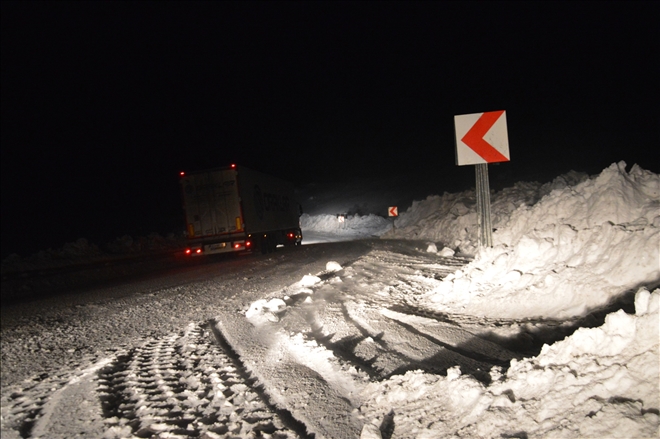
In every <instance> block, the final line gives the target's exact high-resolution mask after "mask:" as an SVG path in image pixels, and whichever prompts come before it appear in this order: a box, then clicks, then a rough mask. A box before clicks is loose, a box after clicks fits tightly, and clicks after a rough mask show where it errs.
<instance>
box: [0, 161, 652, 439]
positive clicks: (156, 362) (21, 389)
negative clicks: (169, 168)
mask: <svg viewBox="0 0 660 439" xmlns="http://www.w3.org/2000/svg"><path fill="white" fill-rule="evenodd" d="M491 199H492V208H491V210H492V217H493V227H494V229H495V231H494V235H493V240H494V246H493V247H492V248H485V249H484V248H479V246H478V244H477V237H476V230H477V227H476V223H477V219H476V212H475V200H474V192H473V191H466V192H463V193H456V194H449V193H445V194H443V195H441V196H429V197H428V198H426V199H425V200H422V201H416V202H414V203H413V205H412V206H411V207H410V208H409V209H407V210H406V211H403V212H401V214H400V217H399V218H397V219H396V220H395V221H394V222H392V220H390V219H387V218H384V217H379V216H377V215H373V214H371V215H369V214H367V215H359V214H353V215H347V216H346V217H344V218H343V219H344V221H343V222H341V221H339V218H338V216H337V215H330V214H319V215H307V216H303V218H302V221H301V222H302V227H303V235H304V236H305V237H308V236H314V235H315V234H317V235H318V236H320V237H322V239H319V240H320V241H342V240H347V239H353V240H354V239H360V238H364V239H367V238H369V239H370V241H365V244H364V246H363V247H361V246H359V245H358V244H356V243H357V242H358V241H354V242H353V243H352V244H351V246H350V247H349V246H347V244H349V243H341V245H346V246H345V247H341V246H340V247H337V246H335V247H323V246H306V247H302V248H301V249H298V253H294V252H291V251H289V250H287V251H285V252H284V253H283V254H282V255H281V256H277V257H276V256H268V257H262V258H260V259H259V258H257V259H256V262H255V265H248V266H247V268H241V267H244V266H243V265H242V263H241V264H239V263H236V264H235V270H236V271H235V273H236V275H234V276H233V277H232V275H231V273H222V274H216V276H218V277H217V278H214V280H210V281H205V282H198V281H195V283H190V284H182V285H183V286H176V285H177V283H176V282H175V281H171V282H172V284H173V285H174V286H172V287H168V288H169V289H160V290H154V291H157V292H158V294H162V295H163V296H164V297H167V298H168V302H167V303H166V304H165V303H164V304H163V305H161V304H160V302H158V301H157V298H156V297H154V298H153V299H152V300H150V301H143V302H140V303H142V305H141V306H143V307H145V311H144V312H142V311H140V309H138V308H136V309H135V310H133V309H132V308H131V312H130V313H128V314H121V315H120V316H119V317H121V318H122V319H124V320H126V319H127V320H131V319H146V320H149V318H150V316H153V315H154V313H155V312H157V313H158V314H156V315H158V316H160V318H161V320H163V321H164V320H165V317H166V316H167V319H170V320H172V321H175V322H179V321H180V319H184V320H185V319H186V318H190V316H192V315H194V314H195V313H197V314H199V320H198V322H199V321H204V322H207V324H208V326H203V328H204V329H200V327H201V326H200V325H199V324H192V325H187V326H185V325H184V326H185V327H182V328H181V330H180V331H179V332H175V333H173V334H171V335H168V336H162V335H158V336H154V337H153V338H149V337H147V339H146V340H145V339H140V340H141V343H143V344H138V343H137V341H135V340H132V341H131V340H128V343H129V346H128V347H126V348H122V350H120V352H118V353H117V354H116V355H115V356H114V357H112V356H111V357H103V358H96V359H95V360H94V361H93V362H91V363H90V364H86V365H81V366H80V367H79V368H78V369H76V371H75V372H71V373H73V376H72V377H70V376H69V375H66V377H65V378H59V379H60V381H61V383H60V384H59V385H55V384H54V382H52V381H49V380H50V379H51V378H41V379H39V380H38V379H32V380H28V381H26V383H28V384H25V385H23V386H21V384H20V383H16V382H14V381H12V384H11V385H10V386H8V387H6V386H5V383H3V394H2V423H3V425H2V432H3V437H4V436H5V435H6V436H7V437H76V436H77V435H78V434H79V433H78V432H80V431H96V432H101V435H103V437H105V438H108V439H110V438H133V437H154V438H165V437H171V438H174V437H191V436H197V437H205V438H213V439H215V438H218V437H222V438H229V437H232V438H235V437H250V438H254V437H264V438H265V437H273V438H275V437H277V438H284V437H301V436H302V437H305V436H304V435H305V434H306V433H305V431H303V429H300V428H298V429H296V428H295V426H294V427H291V425H290V424H287V425H284V424H283V423H282V421H279V420H278V418H277V414H276V408H277V409H284V410H286V412H287V413H290V414H291V416H292V417H293V418H294V419H295V420H297V421H299V422H301V423H302V424H303V425H304V430H306V431H307V432H311V433H314V434H315V437H316V438H353V437H355V438H358V437H359V438H361V439H372V438H375V439H383V438H386V439H387V438H441V437H467V438H480V437H481V438H501V437H516V438H532V437H533V438H586V437H589V438H608V437H624V438H633V437H634V438H646V437H658V436H659V435H660V431H659V428H660V413H659V409H660V365H659V361H660V360H659V358H660V352H659V340H660V324H659V321H658V316H659V314H658V313H659V304H660V289H658V288H657V287H658V285H659V284H660V256H659V254H658V252H659V249H660V234H659V233H660V232H659V230H660V177H659V176H658V175H656V174H653V173H651V172H648V171H645V170H644V169H642V168H640V167H639V166H636V165H635V166H633V167H632V168H630V170H627V169H626V165H625V163H622V162H621V163H615V164H613V165H611V166H610V167H608V168H606V169H605V170H603V171H602V172H601V174H600V175H598V176H593V177H589V176H587V175H584V174H579V173H575V172H571V173H569V174H567V175H563V176H560V177H557V178H556V179H555V180H554V181H552V182H550V183H546V184H540V183H526V182H520V183H517V184H516V185H514V186H513V187H511V188H508V189H504V190H502V191H500V192H496V193H493V194H492V196H491ZM374 236H376V237H378V236H379V237H380V238H381V239H379V240H377V241H374V240H373V237H374ZM402 240H403V241H402ZM342 249H344V251H345V252H346V254H342V253H341V251H342ZM349 250H350V252H351V254H350V256H349V255H348V251H349ZM14 259H16V258H14ZM308 261H312V262H308ZM281 268H286V272H287V273H289V275H287V276H288V277H286V279H285V278H284V277H283V275H282V274H278V273H282V271H281ZM3 269H4V267H3ZM239 269H240V270H245V271H239ZM303 270H304V271H303ZM291 273H296V276H297V277H296V278H292V276H291V275H290V274H291ZM260 274H261V275H260ZM186 276H190V274H186ZM223 276H224V277H223ZM228 276H229V277H228ZM277 276H279V278H278V277H277ZM230 277H231V279H230V280H222V279H229V278H230ZM268 277H272V278H273V281H276V283H277V284H278V285H279V286H277V287H275V286H273V285H274V284H273V283H271V282H272V281H269V280H268V279H267V278H268ZM269 285H270V286H271V287H270V288H268V286H269ZM155 294H156V293H154V294H153V295H154V296H155ZM188 297H191V298H192V299H190V300H189V299H188ZM127 303H128V302H127ZM200 304H204V305H203V306H201V307H200ZM209 304H212V306H211V305H209ZM112 306H113V305H112V304H110V303H108V304H102V305H101V306H99V305H96V306H95V308H97V309H98V311H94V312H98V313H99V314H98V317H99V318H100V320H101V321H102V320H103V317H102V316H103V315H104V313H107V311H108V310H110V309H113V308H112ZM157 308H158V309H159V310H158V311H155V310H156V309H157ZM623 308H625V309H623ZM170 309H171V311H170ZM92 311H93V310H92ZM90 312H91V311H90ZM44 313H46V312H44ZM131 313H133V314H131ZM599 315H600V316H601V317H604V318H603V319H602V320H599V317H598V316H599ZM95 316H96V315H95ZM122 316H125V317H122ZM210 316H213V317H210ZM209 317H210V319H209ZM113 318H114V317H113V316H112V315H111V314H108V316H107V319H108V321H110V320H111V319H113ZM177 319H178V320H177ZM204 319H206V320H204ZM28 320H29V319H28ZM91 320H93V319H91ZM589 322H598V323H596V324H589ZM126 323H131V322H128V321H127V322H126ZM152 323H153V322H151V321H150V322H149V324H152ZM110 326H112V325H110ZM133 327H136V325H135V323H133ZM15 330H16V331H19V332H20V331H26V332H25V334H26V335H25V337H26V338H25V339H18V340H17V341H16V342H13V341H12V340H11V333H9V332H7V334H9V335H10V336H9V337H7V335H6V333H5V329H4V326H3V336H2V339H1V342H2V343H3V358H2V360H3V362H2V364H3V369H5V368H6V367H9V366H11V367H12V368H13V369H12V370H18V366H17V365H16V363H15V362H16V361H20V359H21V358H37V357H36V355H40V354H41V352H40V351H39V349H38V347H37V348H33V347H34V346H39V343H38V341H39V339H38V337H44V340H43V341H44V342H48V339H47V337H45V336H44V335H43V334H42V335H35V334H33V333H32V332H30V331H29V328H28V329H20V328H18V329H15ZM33 332H34V331H33ZM71 332H72V331H68V332H67V333H71ZM156 332H158V331H156ZM161 332H162V331H161ZM73 333H74V334H75V331H73ZM207 333H213V334H215V336H216V338H218V340H223V341H224V342H226V343H227V344H228V345H229V346H231V349H232V352H233V353H234V354H235V355H236V356H237V357H238V359H239V360H240V363H241V364H242V366H240V367H237V366H236V363H235V362H232V361H231V358H230V357H231V355H229V354H227V353H226V352H224V351H223V350H221V349H219V348H217V347H216V346H215V345H212V344H209V342H208V337H207V335H208V334H207ZM84 334H85V335H79V337H83V336H88V335H87V331H85V332H84ZM557 334H566V336H559V337H557ZM35 337H37V338H36V339H35ZM62 337H66V334H65V333H63V334H62ZM76 337H78V335H76ZM105 337H106V336H104V337H103V338H98V339H97V342H98V343H104V340H105ZM28 339H29V340H28ZM33 339H34V340H36V341H35V343H32V341H31V340H33ZM539 340H548V341H547V343H546V344H545V345H543V346H542V347H540V346H541V345H540V344H539V345H538V346H539V347H540V348H538V349H537V348H536V347H535V346H536V345H535V343H536V342H538V341H539ZM131 343H132V344H133V346H131ZM526 343H527V344H526ZM23 345H24V346H23ZM27 346H30V350H29V352H27V351H25V349H27ZM55 351H56V350H51V351H50V352H53V354H52V355H55V353H56V352H55ZM8 353H11V355H8ZM30 355H32V357H31V356H30ZM7 363H9V364H7ZM242 368H244V369H245V370H244V371H243V370H242ZM242 374H243V375H245V374H249V379H245V378H241V376H242ZM95 376H98V377H100V378H96V380H97V381H99V382H100V385H101V387H102V389H104V390H103V391H102V393H101V395H104V396H102V399H104V398H105V399H104V401H106V402H104V410H105V411H102V410H101V409H100V408H99V409H94V408H93V407H94V406H93V398H92V397H90V396H85V395H93V389H94V388H95V386H97V385H98V384H97V383H96V382H95V381H94V380H95V379H94V378H93V377H95ZM3 377H5V372H4V370H3ZM41 380H43V383H41V384H39V383H37V384H35V382H40V381H41ZM62 383H66V384H62ZM254 383H256V384H258V387H254V388H253V387H251V386H253V385H254ZM58 386H59V387H58ZM51 388H52V390H49V389H51ZM113 388H114V389H115V390H116V389H121V391H120V393H117V394H118V395H123V396H121V398H120V397H118V396H112V395H114V394H113V393H112V392H110V390H109V389H113ZM255 389H262V390H255ZM48 392H51V393H48ZM90 392H91V393H90ZM260 392H261V393H263V394H264V397H265V398H266V399H265V400H264V401H268V403H265V402H262V400H261V399H260V396H259V393H260ZM108 395H111V396H112V397H109V396H108ZM109 398H110V399H109ZM112 398H119V400H118V401H116V404H115V403H114V400H113V399H112ZM122 398H123V399H122ZM109 400H110V402H113V404H114V405H113V404H109V403H108V401H109ZM76 401H82V402H80V403H77V402H76ZM269 404H270V405H269ZM62 407H68V409H69V410H78V412H77V413H76V415H75V416H72V419H74V421H75V422H71V426H69V427H68V428H69V430H67V425H62V424H66V423H62V422H59V423H58V416H59V417H60V418H61V416H63V413H66V412H63V411H62ZM76 407H77V408H76ZM108 407H110V408H111V409H112V410H110V408H108ZM110 412H111V413H110ZM104 413H105V415H104ZM108 413H110V414H112V415H113V416H112V417H110V418H107V419H105V420H103V419H102V418H103V416H106V417H107V416H108ZM25 416H27V417H28V418H29V417H32V418H34V419H33V420H32V421H30V422H26V421H25V420H22V419H23V418H24V417H25ZM64 416H66V414H65V415H64ZM32 418H30V419H32ZM55 427H57V428H55ZM74 430H75V432H74ZM19 431H22V432H23V433H22V434H21V435H19V434H18V432H19ZM26 432H27V435H26ZM186 432H188V433H186ZM54 433H57V434H54Z"/></svg>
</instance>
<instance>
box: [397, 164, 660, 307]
mask: <svg viewBox="0 0 660 439" xmlns="http://www.w3.org/2000/svg"><path fill="white" fill-rule="evenodd" d="M625 167H626V165H625V163H623V162H620V163H617V164H613V165H611V166H610V167H608V168H607V169H605V170H604V171H603V172H602V173H601V174H600V175H598V176H597V177H594V178H587V179H585V178H583V176H581V175H579V174H577V173H571V174H569V175H567V176H562V177H558V178H557V179H555V181H553V182H552V183H549V184H547V185H542V186H541V185H538V184H531V183H529V184H528V183H519V184H517V185H516V186H514V187H513V188H511V189H510V190H504V191H502V192H500V193H498V194H496V195H495V196H494V197H493V199H494V201H493V209H492V210H493V224H494V227H495V228H496V230H495V232H494V233H493V241H494V246H493V248H486V249H481V250H479V251H478V252H477V254H476V258H475V260H474V261H473V262H472V263H471V264H469V265H468V266H466V267H464V268H463V269H462V270H459V271H457V272H456V273H454V274H452V275H450V276H448V277H447V278H445V279H444V281H443V282H442V283H441V284H440V285H439V286H438V287H437V288H435V289H434V290H433V291H432V292H431V293H429V294H428V296H427V298H426V299H427V305H428V306H430V307H433V308H436V309H441V310H445V311H451V312H461V313H467V314H472V315H483V316H486V317H494V318H502V317H506V318H524V317H537V316H543V317H546V318H568V317H573V316H579V315H584V314H585V313H587V312H588V311H590V310H592V309H594V308H598V307H601V306H603V305H604V304H606V303H607V302H609V301H610V300H611V299H613V298H615V297H617V296H619V295H621V294H623V293H625V292H626V291H630V290H635V289H636V288H638V287H639V286H643V285H648V286H654V285H657V284H658V282H660V266H659V265H660V264H659V262H658V261H659V260H660V255H659V247H660V176H658V175H656V174H653V173H652V172H649V171H645V170H643V169H641V168H640V167H639V166H637V165H635V166H633V167H632V169H631V170H630V172H626V170H625ZM475 224H476V213H475V211H474V202H473V198H472V197H471V195H470V194H469V193H462V194H444V195H443V196H442V197H429V198H428V199H427V200H426V201H425V202H420V203H416V204H414V205H413V207H412V208H411V209H410V210H409V211H408V212H405V213H404V214H403V215H402V217H401V219H400V220H397V222H396V232H395V233H388V234H387V236H394V235H395V236H397V237H403V238H410V239H420V238H425V239H432V240H440V241H443V242H450V240H451V239H452V237H454V236H456V237H458V239H456V240H454V241H453V243H454V245H456V246H460V247H462V248H473V247H474V239H475V238H476V237H475V236H474V233H475V232H474V231H475V230H476V225H475Z"/></svg>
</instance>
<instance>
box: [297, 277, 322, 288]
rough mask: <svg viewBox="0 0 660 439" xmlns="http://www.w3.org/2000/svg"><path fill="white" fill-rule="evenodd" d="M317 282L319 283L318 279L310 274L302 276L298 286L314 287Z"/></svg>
mask: <svg viewBox="0 0 660 439" xmlns="http://www.w3.org/2000/svg"><path fill="white" fill-rule="evenodd" d="M319 282H321V278H320V277H318V276H313V275H311V274H306V275H304V276H303V278H302V279H301V280H300V282H298V285H300V286H301V287H311V286H312V285H316V284H317V283H319Z"/></svg>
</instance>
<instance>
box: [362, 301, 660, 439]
mask: <svg viewBox="0 0 660 439" xmlns="http://www.w3.org/2000/svg"><path fill="white" fill-rule="evenodd" d="M659 302H660V290H655V291H654V292H653V294H650V293H649V291H648V290H646V289H640V290H639V291H638V292H637V294H636V297H635V309H636V311H635V314H634V315H630V314H626V313H625V312H624V311H622V310H619V311H618V312H616V313H612V314H609V315H608V316H607V317H606V319H605V324H604V325H603V326H601V327H599V328H591V329H586V328H582V329H578V330H577V331H576V332H575V333H574V334H573V335H571V336H570V337H567V338H566V339H565V340H563V341H560V342H557V343H554V344H553V345H552V346H548V345H545V346H544V347H543V350H542V351H541V354H540V355H539V356H537V357H534V358H527V359H524V360H521V361H516V360H512V361H511V367H510V368H509V369H508V370H507V372H506V374H504V375H503V374H502V373H501V371H500V370H498V368H494V369H492V370H491V377H492V379H493V381H492V382H491V383H490V385H489V386H487V387H486V386H484V385H483V384H482V383H480V382H478V381H476V380H475V379H474V378H472V377H470V376H465V375H462V374H461V370H460V368H458V367H454V368H452V369H449V370H448V371H447V376H446V377H444V376H440V375H432V374H426V373H422V372H420V371H412V372H408V373H406V374H405V375H399V376H394V377H392V378H390V379H389V380H387V381H384V382H379V383H370V384H369V385H368V386H367V388H366V389H365V390H364V392H363V394H364V396H365V399H366V402H365V403H364V404H363V405H362V407H361V408H360V412H361V413H362V414H363V415H364V416H365V417H366V418H367V419H369V420H370V421H371V424H368V425H367V426H366V427H365V428H364V429H363V438H368V437H377V436H376V435H373V436H370V432H371V431H373V430H376V429H377V427H378V426H379V425H382V423H383V421H384V420H385V419H386V417H387V416H394V422H395V425H396V431H397V432H401V433H399V434H398V435H397V437H402V438H403V437H411V438H412V437H414V438H438V437H456V436H458V437H490V438H492V437H556V438H560V437H594V438H596V437H598V438H603V437H608V438H613V437H623V438H629V437H657V435H658V434H659V431H658V407H660V396H659V390H658V389H659V385H660V382H659V370H658V355H659V354H660V352H659V350H658V324H659V322H658V304H659ZM371 426H373V427H371ZM370 427H371V428H370Z"/></svg>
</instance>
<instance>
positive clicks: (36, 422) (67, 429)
mask: <svg viewBox="0 0 660 439" xmlns="http://www.w3.org/2000/svg"><path fill="white" fill-rule="evenodd" d="M11 399H12V401H11V402H10V403H8V404H5V401H3V413H2V415H3V438H4V437H5V435H7V437H16V438H19V437H20V438H49V439H59V438H62V439H64V438H67V439H68V438H72V437H80V438H85V437H103V438H104V439H120V438H135V437H140V438H157V437H176V438H197V437H199V438H206V439H215V438H219V437H228V436H231V437H232V438H242V437H250V438H260V437H262V438H276V439H293V438H301V437H302V438H305V437H307V435H306V433H305V432H304V426H302V425H300V424H297V423H296V422H295V421H294V420H293V419H292V418H291V417H290V415H288V414H287V413H286V412H283V411H281V410H278V409H276V408H274V407H273V406H272V404H270V403H269V402H268V400H267V399H265V397H264V393H263V391H262V390H261V389H260V388H259V386H258V385H257V384H256V380H255V379H253V378H251V377H250V376H249V374H248V372H247V371H246V370H245V369H244V368H242V366H241V365H240V364H237V362H236V359H235V358H232V354H231V352H228V351H227V350H226V348H225V347H223V346H221V345H219V344H218V343H217V342H216V340H215V339H214V336H213V334H212V333H211V331H210V330H209V329H208V325H198V324H190V325H189V326H188V327H187V328H186V329H185V330H184V331H182V332H180V333H176V334H171V335H170V336H168V337H164V338H159V339H153V338H152V339H147V340H145V341H144V342H143V343H142V344H141V345H139V346H137V347H134V348H131V349H127V350H124V351H121V352H119V353H118V354H116V355H115V356H114V357H112V358H107V359H105V360H102V361H100V362H97V363H96V364H94V365H92V366H91V367H89V368H87V369H86V370H83V371H74V372H73V373H72V374H70V375H68V376H61V377H52V378H47V377H44V379H43V380H41V381H38V382H37V383H36V384H32V385H31V386H29V387H26V388H24V389H22V391H19V392H14V393H13V395H12V397H11ZM76 422H79V423H80V425H79V426H77V427H79V428H77V429H72V428H71V424H75V423H76ZM72 431H78V433H77V435H75V436H72Z"/></svg>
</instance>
